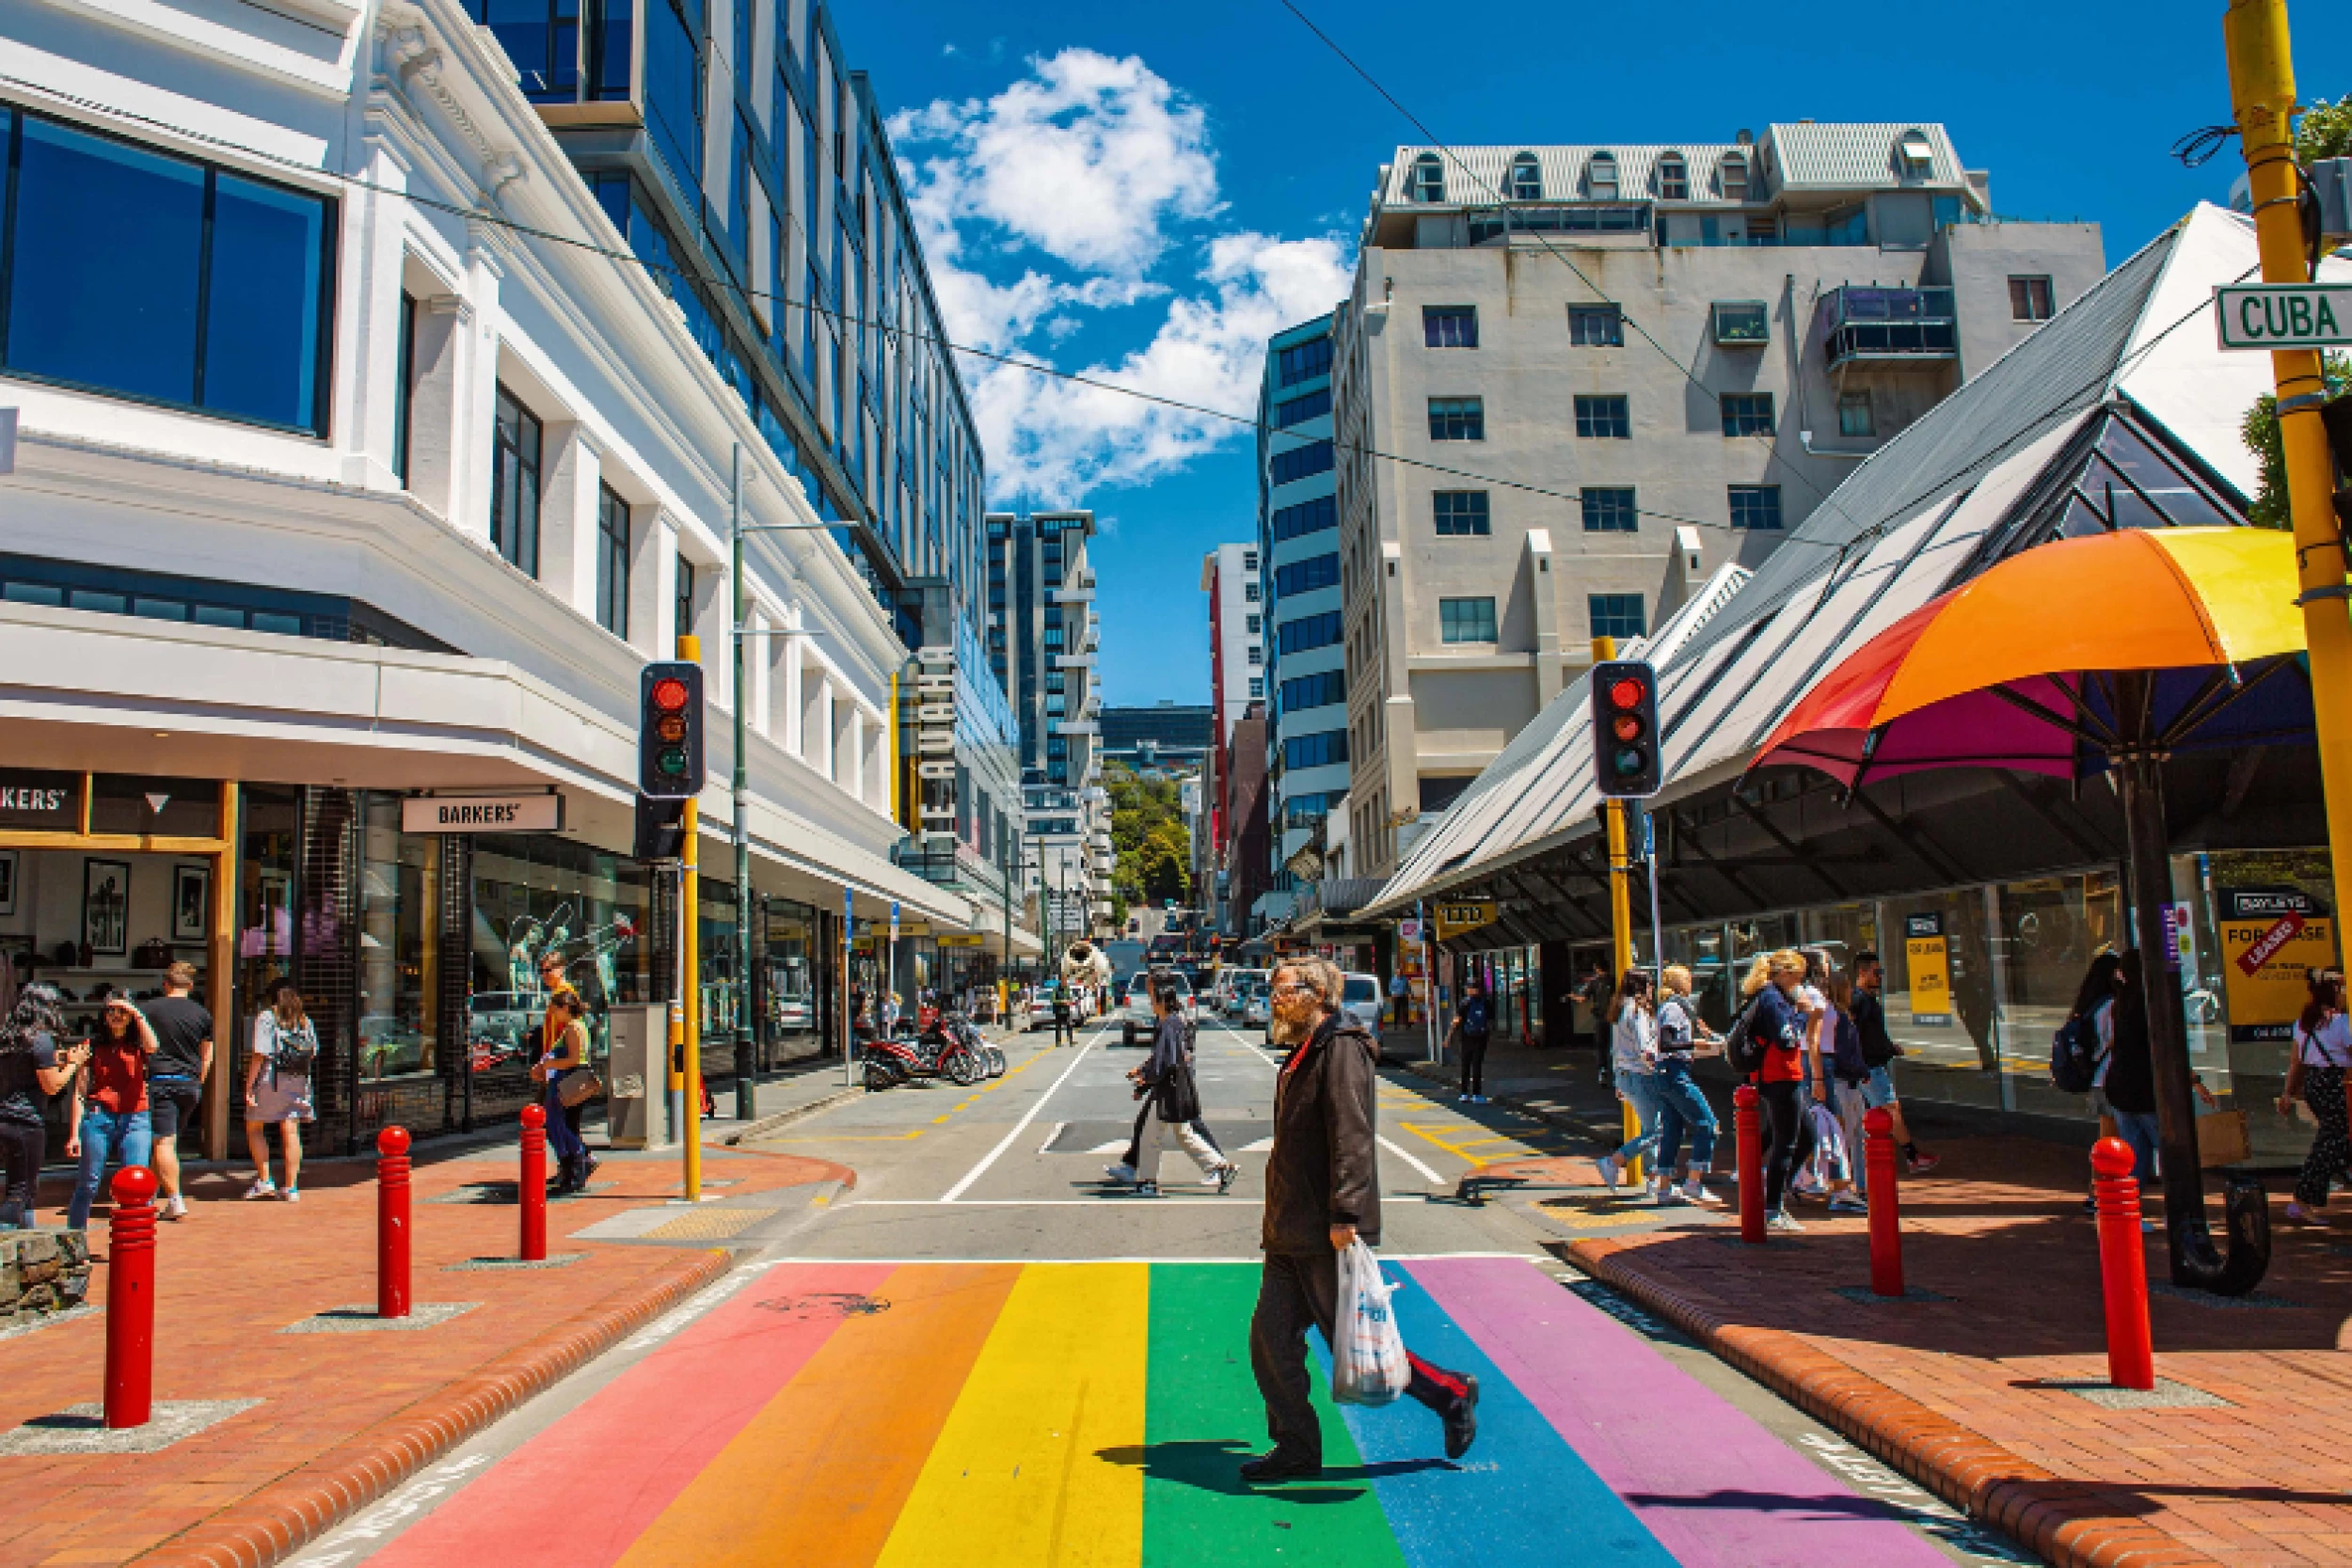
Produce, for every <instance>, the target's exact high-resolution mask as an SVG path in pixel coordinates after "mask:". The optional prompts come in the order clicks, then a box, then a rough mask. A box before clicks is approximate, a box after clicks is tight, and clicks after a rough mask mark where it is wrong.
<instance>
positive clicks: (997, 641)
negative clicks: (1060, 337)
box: [985, 510, 1111, 933]
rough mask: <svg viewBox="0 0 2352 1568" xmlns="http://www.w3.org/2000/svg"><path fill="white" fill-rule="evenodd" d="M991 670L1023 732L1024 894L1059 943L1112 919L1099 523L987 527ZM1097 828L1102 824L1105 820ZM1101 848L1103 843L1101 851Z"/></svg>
mask: <svg viewBox="0 0 2352 1568" xmlns="http://www.w3.org/2000/svg"><path fill="white" fill-rule="evenodd" d="M985 531H986V535H987V538H986V546H985V547H986V552H987V562H988V610H987V614H988V660H989V666H990V668H991V669H993V671H994V672H995V674H996V679H997V680H998V682H999V683H1000V684H1002V686H1003V688H1004V689H1005V693H1006V695H1007V697H1008V698H1009V700H1010V702H1011V704H1012V711H1013V715H1014V717H1015V720H1016V721H1017V722H1018V724H1019V727H1020V735H1021V742H1020V769H1021V797H1022V805H1023V810H1024V814H1025V816H1026V818H1027V832H1028V843H1029V853H1028V854H1027V856H1026V857H1025V863H1024V867H1023V870H1022V878H1023V884H1022V885H1023V886H1024V888H1025V890H1027V891H1028V892H1030V893H1033V894H1037V895H1040V896H1041V898H1042V899H1043V900H1045V901H1046V907H1047V908H1049V909H1050V910H1051V911H1053V918H1052V925H1053V927H1054V928H1055V930H1056V931H1057V933H1061V932H1069V931H1072V930H1073V929H1074V928H1075V927H1079V926H1081V925H1085V924H1088V923H1089V919H1088V917H1087V916H1086V915H1085V914H1084V913H1082V912H1076V911H1089V910H1093V909H1095V908H1097V907H1098V906H1099V909H1100V911H1101V915H1102V918H1104V919H1105V920H1107V919H1108V918H1109V912H1110V903H1109V898H1110V874H1111V865H1110V863H1109V862H1110V825H1109V815H1108V810H1107V806H1106V805H1105V803H1104V800H1102V798H1101V797H1102V789H1101V784H1102V760H1101V748H1100V746H1099V744H1098V736H1099V732H1100V724H1099V719H1100V715H1101V712H1102V695H1101V692H1100V690H1099V689H1097V687H1096V686H1095V683H1094V659H1095V653H1096V650H1097V648H1098V647H1099V646H1100V644H1101V641H1102V625H1101V621H1100V619H1099V618H1098V617H1097V616H1096V615H1095V613H1094V568H1093V567H1092V566H1091V565H1089V563H1088V561H1087V541H1088V540H1089V539H1091V538H1093V537H1094V514H1093V513H1091V512H1087V511H1082V510H1081V511H1062V512H1038V513H1031V514H1027V515H1022V514H1016V513H1009V512H992V513H990V514H989V515H988V516H987V519H986V530H985ZM1098 818H1099V820H1098ZM1098 840H1099V843H1098V842H1097V841H1098Z"/></svg>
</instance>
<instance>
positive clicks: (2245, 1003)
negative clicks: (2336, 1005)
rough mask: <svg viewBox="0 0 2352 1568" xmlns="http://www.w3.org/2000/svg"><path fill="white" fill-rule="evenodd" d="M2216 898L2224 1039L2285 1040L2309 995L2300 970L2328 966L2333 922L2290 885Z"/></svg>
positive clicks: (2239, 890) (2332, 949)
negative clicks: (2226, 1022) (2226, 1015)
mask: <svg viewBox="0 0 2352 1568" xmlns="http://www.w3.org/2000/svg"><path fill="white" fill-rule="evenodd" d="M2218 896H2219V900H2220V905H2221V908H2220V911H2219V912H2220V916H2221V979H2222V990H2223V991H2224V992H2225V993H2226V994H2227V996H2228V998H2229V1003H2230V1037H2231V1038H2232V1039H2233V1040H2282V1039H2286V1038H2288V1037H2290V1035H2291V1034H2292V1032H2293V1030H2294V1025H2295V1020H2296V1015H2297V1014H2299V1013H2300V1012H2302V1010H2303V1004H2304V1002H2305V1001H2307V1000H2308V999H2309V997H2310V994H2311V992H2310V989H2309V988H2308V987H2307V986H2306V985H2305V983H2304V978H2303V976H2304V972H2305V971H2306V970H2311V969H2320V968H2326V967H2328V966H2330V965H2332V964H2334V963H2335V961H2336V923H2335V922H2334V921H2333V920H2332V919H2330V918H2328V916H2327V915H2326V914H2323V913H2322V912H2320V908H2319V906H2318V904H2317V903H2315V902H2313V900H2312V897H2311V895H2309V894H2306V893H2303V892H2301V891H2300V890H2298V889H2295V888H2243V887H2241V888H2224V889H2221V890H2219V895H2218Z"/></svg>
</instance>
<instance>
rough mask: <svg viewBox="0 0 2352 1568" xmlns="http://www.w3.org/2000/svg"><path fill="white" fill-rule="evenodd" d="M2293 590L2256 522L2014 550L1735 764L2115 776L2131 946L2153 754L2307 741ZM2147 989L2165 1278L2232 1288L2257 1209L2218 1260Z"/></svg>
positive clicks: (2175, 1064)
mask: <svg viewBox="0 0 2352 1568" xmlns="http://www.w3.org/2000/svg"><path fill="white" fill-rule="evenodd" d="M2295 584H2296V570H2295V541H2294V539H2293V538H2292V537H2291V536H2289V535H2287V534H2284V533H2279V532H2273V531H2268V530H2260V529H2226V528H2224V529H2161V530H2147V531H2123V532H2117V533H2108V534H2101V535H2096V536H2093V537H2090V538H2087V539H2068V540H2060V541H2058V542H2056V543H2053V544H2049V545H2044V546H2039V547H2038V548H2035V549H2030V550H2027V551H2026V552H2025V553H2023V554H2021V555H2017V556H2012V557H2010V559H2009V560H2007V561H2004V562H2000V563H1998V564H1997V565H1994V566H1993V567H1992V568H1990V569H1989V570H1987V571H1985V572H1984V573H1982V574H1981V575H1979V576H1978V577H1976V578H1972V579H1970V580H1969V581H1968V582H1966V583H1964V584H1963V585H1962V586H1961V587H1959V588H1956V589H1953V590H1952V591H1951V592H1950V593H1948V594H1944V595H1943V596H1942V597H1940V598H1937V599H1934V600H1932V601H1931V602H1930V603H1928V604H1925V605H1922V606H1921V607H1920V608H1919V609H1917V610H1914V611H1912V613H1910V614H1909V615H1906V616H1904V617H1903V618H1902V619H1901V620H1899V621H1898V622H1896V623H1895V624H1894V625H1893V626H1888V627H1887V628H1886V629H1885V630H1884V631H1882V632H1880V633H1879V634H1878V635H1877V636H1876V637H1873V638H1872V639H1870V641H1867V642H1866V643H1864V644H1863V645H1862V646H1861V647H1860V648H1857V649H1855V650H1854V651H1853V652H1852V653H1851V654H1850V655H1848V656H1847V657H1846V658H1845V659H1844V660H1842V661H1841V662H1840V663H1839V664H1838V665H1837V667H1836V669H1834V670H1832V671H1831V672H1830V673H1829V674H1828V675H1826V676H1825V677H1823V678H1822V680H1821V681H1820V683H1819V684H1818V685H1816V686H1815V687H1814V688H1813V689H1812V690H1810V691H1808V692H1806V693H1805V694H1804V697H1803V698H1802V699H1800V700H1799V701H1798V703H1797V705H1795V706H1794V707H1793V708H1791V709H1790V710H1789V712H1788V718H1786V719H1784V720H1783V721H1781V722H1780V724H1779V725H1778V726H1777V727H1776V728H1775V729H1774V730H1773V731H1772V736H1771V737H1770V738H1769V739H1767V740H1766V741H1765V742H1764V745H1763V747H1762V749H1761V750H1759V751H1758V752H1756V761H1755V762H1754V763H1752V764H1750V767H1751V768H1759V767H1766V766H1771V765H1775V764H1794V765H1798V766H1802V767H1806V768H1816V769H1818V770H1820V771H1821V772H1824V773H1828V774H1830V775H1831V776H1832V777H1834V778H1836V779H1838V780H1839V781H1841V782H1842V783H1843V784H1845V785H1846V786H1847V789H1848V791H1849V793H1851V791H1853V790H1855V789H1858V788H1860V787H1861V786H1862V784H1864V783H1865V782H1866V781H1867V780H1870V779H1879V778H1885V777H1888V776H1891V775H1894V774H1899V773H1908V772H1916V771H1919V770H1921V769H1924V768H1965V767H1981V768H2016V769H2019V770H2022V771H2027V772H2035V773H2045V774H2051V775H2054V776H2057V777H2060V778H2081V777H2083V776H2086V775H2088V774H2090V773H2095V772H2098V771H2101V770H2103V769H2106V768H2114V769H2115V771H2116V784H2117V790H2118V793H2119V794H2120V795H2121V796H2122V802H2123V821H2124V836H2125V838H2126V840H2127V841H2128V843H2129V847H2130V863H2131V893H2132V908H2133V915H2134V920H2135V924H2136V925H2137V929H2138V930H2139V931H2140V932H2141V933H2142V937H2141V940H2142V941H2143V942H2146V941H2148V940H2150V938H2149V936H2148V933H2152V932H2161V931H2162V930H2163V929H2164V912H2163V911H2164V904H2165V901H2166V899H2167V898H2168V896H2169V887H2170V870H2169V863H2168V861H2167V855H2168V853H2169V843H2168V841H2167V836H2166V832H2165V815H2164V778H2163V767H2162V765H2163V762H2164V759H2165V758H2166V757H2167V756H2169V755H2170V754H2171V753H2172V752H2178V751H2187V750H2193V749H2199V748H2205V747H2218V746H2237V745H2248V744H2256V743H2260V742H2264V741H2282V740H2283V741H2294V740H2308V739H2310V738H2311V735H2312V709H2311V685H2310V677H2309V673H2308V670H2307V669H2306V667H2305V664H2304V661H2303V659H2302V657H2300V656H2301V655H2302V652H2303V621H2302V616H2301V613H2300V612H2299V610H2297V608H2296V604H2295V597H2294V590H2295ZM2150 971H2151V973H2152V974H2155V975H2162V974H2165V970H2164V968H2163V967H2162V966H2160V965H2151V966H2150ZM2149 990H2150V992H2151V994H2150V995H2149V997H2148V1025H2149V1029H2148V1033H2149V1045H2150V1051H2151V1054H2152V1056H2153V1060H2154V1067H2155V1077H2156V1110H2157V1117H2158V1122H2159V1124H2160V1128H2161V1142H2162V1150H2163V1159H2162V1162H2161V1164H2162V1167H2163V1171H2162V1174H2163V1179H2164V1189H2165V1220H2166V1226H2167V1229H2168V1231H2169V1239H2170V1242H2171V1260H2172V1278H2173V1280H2174V1282H2175V1283H2176V1284H2179V1285H2183V1286H2193V1287H2198V1288H2201V1289H2204V1290H2210V1291H2218V1292H2221V1293H2224V1294H2232V1295H2235V1294H2243V1293H2244V1292H2246V1291H2250V1290H2252V1289H2253V1288H2254V1285H2255V1283H2256V1282H2257V1281H2259V1280H2260V1279H2261V1277H2262V1275H2263V1273H2264V1271H2265V1268H2266V1267H2267V1266H2268V1263H2269V1254H2270V1231H2269V1214H2268V1209H2267V1207H2266V1200H2265V1197H2264V1196H2263V1193H2262V1189H2261V1188H2260V1187H2259V1186H2257V1185H2255V1184H2254V1183H2253V1182H2251V1181H2250V1180H2238V1179H2233V1180H2232V1181H2231V1184H2230V1192H2229V1199H2228V1216H2229V1227H2230V1233H2231V1245H2230V1251H2229V1255H2228V1257H2227V1258H2226V1259H2225V1258H2223V1257H2221V1256H2220V1255H2218V1254H2217V1252H2216V1251H2215V1249H2214V1245H2213V1241H2212V1237H2211V1236H2210V1234H2209V1233H2208V1231H2207V1228H2206V1224H2205V1211H2204V1185H2203V1180H2202V1176H2201V1172H2200V1169H2199V1164H2198V1157H2197V1125H2196V1112H2195V1109H2194V1107H2193V1106H2192V1105H2191V1103H2190V1101H2189V1067H2188V1050H2187V1034H2188V1031H2187V1026H2186V1021H2185V1018H2184V1016H2183V1013H2182V1007H2181V997H2180V992H2179V991H2178V990H2177V989H2175V988H2173V987H2170V986H2166V985H2153V986H2151V987H2150V988H2149Z"/></svg>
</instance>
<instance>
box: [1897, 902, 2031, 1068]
mask: <svg viewBox="0 0 2352 1568" xmlns="http://www.w3.org/2000/svg"><path fill="white" fill-rule="evenodd" d="M1985 900H1986V890H1985V889H1983V888H1980V887H1975V888H1965V889H1959V890H1950V891H1946V892H1941V893H1930V894H1922V895H1915V896H1912V897H1908V898H1889V899H1887V900H1885V901H1884V902H1883V903H1882V904H1881V905H1880V909H1881V911H1882V915H1881V919H1880V923H1879V924H1880V929H1881V930H1882V931H1883V933H1884V937H1885V940H1884V942H1883V944H1882V945H1881V948H1880V952H1881V954H1882V955H1883V958H1885V960H1886V982H1885V990H1884V993H1883V1001H1884V1003H1885V1006H1886V1028H1887V1032H1888V1033H1889V1034H1890V1035H1892V1036H1893V1037H1894V1039H1895V1043H1896V1044H1897V1045H1899V1046H1901V1047H1902V1049H1903V1054H1902V1055H1901V1057H1899V1059H1898V1060H1897V1061H1896V1063H1895V1067H1894V1073H1895V1089H1896V1092H1897V1093H1898V1094H1899V1095H1901V1096H1902V1097H1904V1098H1906V1099H1910V1098H1914V1097H1915V1098H1917V1099H1920V1100H1940V1101H1946V1102H1947V1103H1956V1104H1963V1105H1982V1106H1993V1107H1997V1106H1999V1105H2000V1104H2001V1086H2002V1074H2001V1071H2000V1055H1999V1053H1998V1050H1997V1049H1996V1047H1995V1044H1994V980H1993V949H1992V944H1991V942H1990V941H1989V940H1988V937H1987V926H1986V922H1987V911H1986V907H1985Z"/></svg>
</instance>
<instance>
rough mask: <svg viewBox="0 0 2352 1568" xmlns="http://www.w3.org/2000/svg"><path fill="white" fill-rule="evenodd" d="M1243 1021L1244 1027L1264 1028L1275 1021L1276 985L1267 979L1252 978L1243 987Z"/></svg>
mask: <svg viewBox="0 0 2352 1568" xmlns="http://www.w3.org/2000/svg"><path fill="white" fill-rule="evenodd" d="M1241 1022H1242V1026H1243V1027H1244V1028H1249V1027H1252V1026H1254V1027H1257V1028H1261V1029H1263V1028H1264V1027H1265V1026H1266V1025H1268V1024H1270V1023H1272V1022H1274V987H1273V985H1272V984H1271V983H1270V982H1268V981H1265V980H1251V981H1248V982H1247V983H1246V984H1245V985H1243V987H1242V989H1241Z"/></svg>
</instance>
